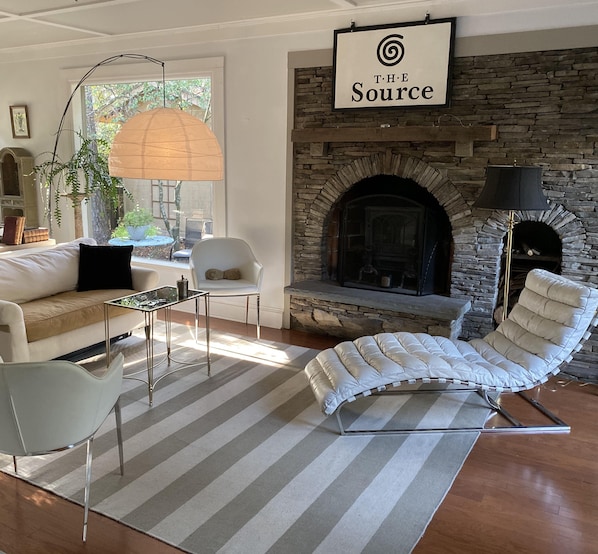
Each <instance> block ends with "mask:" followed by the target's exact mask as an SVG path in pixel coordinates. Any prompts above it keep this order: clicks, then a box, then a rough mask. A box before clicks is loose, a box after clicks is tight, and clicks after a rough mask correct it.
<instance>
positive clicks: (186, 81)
mask: <svg viewBox="0 0 598 554" xmlns="http://www.w3.org/2000/svg"><path fill="white" fill-rule="evenodd" d="M148 66H149V67H148ZM172 66H174V67H172ZM101 70H102V71H101V74H100V75H98V76H96V75H94V78H93V80H92V79H89V80H88V81H86V83H85V85H84V86H82V87H81V89H82V94H81V111H80V112H79V113H81V114H85V115H84V117H82V118H81V120H82V122H81V123H80V129H81V130H82V133H83V134H84V135H85V136H88V137H98V138H100V139H102V140H105V141H106V142H108V143H111V142H112V140H113V138H114V136H115V135H116V133H117V132H118V130H119V129H120V126H121V125H122V124H123V123H124V122H125V121H127V120H128V119H129V118H130V117H132V116H133V115H135V114H136V113H139V112H141V111H146V110H151V109H154V108H157V107H161V106H163V105H164V101H165V102H166V106H167V107H174V108H179V109H183V110H184V111H186V112H188V113H191V114H192V115H194V116H195V117H198V118H199V119H201V120H202V121H204V122H205V123H206V124H207V125H208V126H210V127H211V128H212V130H213V131H214V132H215V134H216V136H217V137H218V138H219V142H220V145H221V147H222V146H223V141H222V140H221V137H222V120H223V117H222V106H223V101H222V99H223V89H222V72H223V68H222V60H221V59H219V58H218V59H210V60H195V61H193V62H192V61H179V62H172V63H169V62H166V63H165V73H166V82H165V86H163V83H162V80H161V79H160V80H158V81H156V75H155V73H156V69H155V65H154V66H153V65H152V64H137V63H136V64H123V65H118V66H105V67H102V68H101ZM150 73H153V75H152V76H151V77H152V78H149V74H150ZM125 75H126V76H125ZM90 81H91V82H90ZM73 112H74V113H76V110H73ZM76 127H77V125H76ZM123 185H124V189H126V191H128V192H127V193H123V195H122V202H119V206H118V209H117V210H116V212H115V216H113V217H112V218H110V222H109V223H107V222H106V221H105V219H106V218H104V219H103V220H102V218H101V217H100V218H98V217H97V215H96V214H95V213H94V209H96V210H97V208H94V203H93V202H91V203H90V207H89V209H88V214H87V215H88V219H89V222H88V225H87V228H88V229H89V231H88V233H87V234H88V235H90V236H94V238H96V239H98V240H99V242H107V241H108V240H109V239H110V238H120V239H126V238H127V231H126V229H125V227H123V226H122V225H119V221H120V218H122V216H123V215H124V213H126V212H127V211H130V210H132V209H134V208H135V207H137V206H139V207H141V208H145V209H147V210H148V211H150V212H151V214H152V215H153V218H154V221H153V225H152V228H151V230H150V232H149V233H150V236H154V235H160V236H166V237H170V238H172V240H173V242H172V244H171V245H166V246H162V245H163V243H164V241H163V240H160V241H156V242H159V243H160V245H161V246H159V247H156V248H153V247H140V248H136V249H135V251H134V254H135V255H138V256H143V257H150V258H157V259H162V260H164V259H170V258H171V256H172V253H173V251H176V250H177V249H179V248H184V247H185V240H184V239H185V228H186V220H187V219H189V220H191V221H193V222H194V223H195V222H197V220H201V221H203V222H204V228H205V229H209V230H210V231H211V232H214V233H222V230H223V229H224V228H225V221H224V217H225V213H224V184H223V183H221V182H218V183H217V185H216V186H214V185H213V183H211V182H176V181H146V180H137V179H125V180H124V181H123ZM98 225H103V226H104V227H107V226H109V227H110V228H109V229H107V230H105V229H98ZM148 239H149V237H148ZM147 242H148V243H149V244H151V243H152V240H151V239H149V240H148V241H147Z"/></svg>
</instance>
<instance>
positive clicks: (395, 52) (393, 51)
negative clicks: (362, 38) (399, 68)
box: [376, 35, 405, 67]
mask: <svg viewBox="0 0 598 554" xmlns="http://www.w3.org/2000/svg"><path fill="white" fill-rule="evenodd" d="M401 40H403V35H388V36H385V37H384V38H383V39H382V40H381V41H380V43H379V44H378V51H377V52H376V55H377V56H378V61H379V62H380V63H381V64H382V65H385V66H387V67H391V66H393V65H397V64H398V63H399V62H400V61H401V60H402V59H403V56H404V55H405V47H404V46H403V43H402V42H401Z"/></svg>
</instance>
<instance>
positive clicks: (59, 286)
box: [0, 239, 96, 304]
mask: <svg viewBox="0 0 598 554" xmlns="http://www.w3.org/2000/svg"><path fill="white" fill-rule="evenodd" d="M81 242H83V243H84V244H96V241H95V240H94V239H78V240H75V241H71V242H66V243H63V244H59V245H58V246H56V247H55V248H52V249H50V250H44V251H43V252H36V253H34V254H31V255H24V256H19V257H15V258H2V259H0V275H1V276H2V286H1V287H0V296H1V297H2V299H3V300H9V301H10V302H16V303H17V304H22V303H23V302H29V301H31V300H35V299H36V298H44V297H45V296H51V295H53V294H58V293H59V292H65V291H67V290H74V289H75V288H76V287H77V279H78V276H79V244H80V243H81Z"/></svg>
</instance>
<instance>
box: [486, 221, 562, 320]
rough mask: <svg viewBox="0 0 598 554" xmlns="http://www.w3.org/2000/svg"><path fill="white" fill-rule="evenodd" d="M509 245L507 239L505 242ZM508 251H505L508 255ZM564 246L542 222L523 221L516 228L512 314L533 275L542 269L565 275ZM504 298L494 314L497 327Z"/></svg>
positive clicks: (500, 300)
mask: <svg viewBox="0 0 598 554" xmlns="http://www.w3.org/2000/svg"><path fill="white" fill-rule="evenodd" d="M505 241H506V238H505ZM504 250H505V248H503V252H504ZM505 258H506V256H505V254H504V253H503V256H502V258H501V273H500V279H499V290H503V286H504V278H505V276H504V272H505ZM562 258H563V243H562V241H561V238H560V237H559V235H558V233H557V232H556V231H555V230H554V229H553V228H552V227H551V226H550V225H548V224H546V223H544V222H542V221H521V222H519V223H517V224H516V225H515V227H514V228H513V252H512V261H511V279H510V284H509V310H510V309H511V308H512V307H513V306H514V305H515V304H516V302H517V299H518V298H519V294H520V293H521V291H522V290H523V287H524V285H525V278H526V276H527V274H528V272H529V271H531V270H532V269H534V268H537V267H538V268H541V269H546V270H548V271H550V272H551V273H556V274H559V275H560V274H561V270H562ZM503 304H504V298H503V296H502V295H499V297H498V300H497V305H496V310H495V313H494V319H495V322H496V323H499V322H500V321H501V320H502V306H503Z"/></svg>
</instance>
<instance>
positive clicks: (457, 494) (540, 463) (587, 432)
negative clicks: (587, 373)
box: [0, 314, 598, 554]
mask: <svg viewBox="0 0 598 554" xmlns="http://www.w3.org/2000/svg"><path fill="white" fill-rule="evenodd" d="M177 316H178V317H177V319H178V320H179V321H181V322H184V321H185V320H186V316H185V315H183V314H177ZM212 327H213V328H214V329H219V330H222V331H226V332H230V333H236V334H247V335H248V336H255V327H254V326H249V327H246V326H245V325H243V324H237V323H231V322H225V321H221V320H214V319H213V320H212ZM262 337H263V338H264V339H268V340H274V341H279V342H286V343H289V344H297V345H299V346H305V347H310V348H318V349H321V348H326V347H328V346H331V345H334V344H336V343H337V342H338V339H334V338H331V337H323V336H317V335H311V334H306V333H300V332H296V331H288V330H274V329H267V328H262ZM534 395H535V397H537V398H538V399H540V400H541V401H542V402H543V403H544V404H546V405H547V406H548V407H549V408H550V409H551V410H553V411H554V412H555V413H556V414H557V415H559V417H561V418H562V419H564V420H565V421H566V422H567V423H569V424H570V425H571V427H572V431H571V433H570V434H541V435H504V434H501V435H494V434H485V435H482V436H481V437H480V438H479V439H478V441H477V443H476V445H475V446H474V448H473V450H472V452H471V454H470V455H469V457H468V459H467V460H466V462H465V464H464V466H463V469H462V470H461V472H460V473H459V475H458V476H457V478H456V480H455V483H454V484H453V487H452V488H451V490H450V491H449V493H448V495H447V497H446V498H445V500H444V502H443V503H442V505H441V506H440V508H439V509H438V511H437V512H436V514H435V515H434V518H433V520H432V522H431V523H430V525H429V527H428V529H427V530H426V533H425V534H424V536H423V537H422V539H421V540H420V542H419V544H418V545H417V547H416V548H415V551H414V554H436V553H438V554H440V553H442V554H450V553H455V554H456V553H459V554H468V553H471V554H474V553H475V554H493V553H501V554H504V553H518V554H521V553H534V554H536V553H537V554H540V553H541V554H562V553H563V552H567V554H586V553H587V554H589V553H593V552H598V417H597V415H598V388H597V387H596V386H594V385H586V386H582V385H580V384H579V383H577V382H567V381H563V379H558V378H555V379H553V380H552V381H550V382H549V383H548V384H547V385H545V386H543V387H540V388H539V389H536V391H534ZM517 400H518V399H517V398H508V399H507V398H506V397H505V402H506V403H508V406H509V407H510V406H511V405H512V403H513V402H514V401H517ZM516 406H520V404H516ZM523 409H525V408H523ZM82 512H83V509H82V508H81V507H80V506H78V505H76V504H73V503H71V502H69V501H66V500H63V499H60V498H58V497H56V496H54V495H52V494H50V493H47V492H45V491H42V490H39V489H37V488H36V487H33V486H31V485H29V484H27V483H25V482H24V481H21V480H19V479H17V478H15V477H11V476H8V475H6V474H3V473H0V550H1V551H4V552H6V554H29V553H35V554H37V553H40V554H83V553H85V554H112V553H114V554H128V553H131V554H136V553H140V554H170V553H175V552H180V551H179V550H177V549H176V548H172V547H170V546H168V545H165V544H164V543H162V542H160V541H158V540H155V539H152V538H150V537H148V536H147V535H144V534H142V533H138V532H136V531H134V530H132V529H130V528H128V527H126V526H124V525H121V524H119V523H117V522H115V521H112V520H110V519H108V518H106V517H103V516H100V515H98V514H96V513H94V512H90V519H89V530H88V540H87V543H86V544H84V543H82V542H81V536H80V532H81V522H82ZM248 554H251V553H248ZM289 554H292V553H289ZM381 554H389V553H381Z"/></svg>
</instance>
